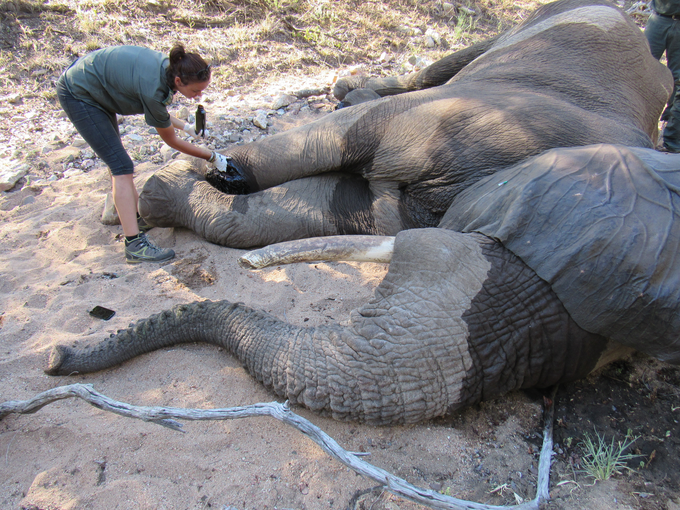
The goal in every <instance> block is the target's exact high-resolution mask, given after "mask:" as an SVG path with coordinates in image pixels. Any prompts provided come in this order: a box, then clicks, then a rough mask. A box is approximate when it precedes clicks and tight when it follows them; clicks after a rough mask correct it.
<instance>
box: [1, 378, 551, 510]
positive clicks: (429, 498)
mask: <svg viewBox="0 0 680 510" xmlns="http://www.w3.org/2000/svg"><path fill="white" fill-rule="evenodd" d="M554 395H555V393H553V394H552V397H551V398H546V399H545V408H546V412H545V429H544V434H543V448H542V450H541V455H540V460H539V466H538V487H537V493H536V498H535V499H533V500H532V501H529V502H527V503H523V504H521V505H513V506H493V505H485V504H481V503H474V502H470V501H465V500H461V499H457V498H453V497H451V496H446V495H444V494H440V493H438V492H435V491H432V490H426V489H421V488H418V487H416V486H414V485H412V484H410V483H408V482H407V481H406V480H403V479H401V478H399V477H397V476H394V475H393V474H391V473H389V472H387V471H385V470H383V469H380V468H378V467H375V466H373V465H372V464H369V463H368V462H365V461H363V460H361V459H360V458H358V456H357V455H356V454H354V453H352V452H348V451H346V450H344V449H343V448H341V447H340V445H339V444H338V443H337V442H336V441H335V440H334V439H333V438H332V437H330V436H329V435H328V434H326V433H325V432H324V431H323V430H321V429H320V428H319V427H317V426H316V425H314V424H313V423H311V422H310V421H309V420H306V419H305V418H302V417H301V416H298V415H297V414H295V413H293V412H292V411H291V410H290V408H289V407H288V405H287V403H285V404H280V403H278V402H271V403H269V404H253V405H249V406H242V407H231V408H225V409H184V408H177V407H157V406H154V407H145V406H134V405H131V404H126V403H124V402H118V401H116V400H113V399H111V398H109V397H107V396H105V395H102V394H101V393H99V392H97V391H95V390H94V389H93V387H92V385H90V384H71V385H68V386H59V387H57V388H53V389H51V390H47V391H44V392H42V393H40V394H38V395H36V396H35V397H33V398H32V399H30V400H12V401H8V402H4V403H2V404H0V420H1V419H3V418H4V417H5V416H7V415H8V414H31V413H35V412H36V411H38V410H40V409H41V408H43V407H44V406H46V405H48V404H51V403H52V402H56V401H58V400H63V399H65V398H72V397H78V398H80V399H82V400H85V401H86V402H88V403H90V404H91V405H93V406H94V407H97V408H99V409H102V410H104V411H110V412H112V413H116V414H119V415H121V416H127V417H129V418H137V419H140V420H143V421H149V422H153V423H157V424H159V425H163V426H165V427H169V428H171V429H173V430H178V431H181V427H182V425H181V424H180V423H178V422H177V421H175V420H176V419H179V420H233V419H238V418H250V417H254V416H271V417H272V418H275V419H277V420H279V421H282V422H283V423H286V424H288V425H291V426H292V427H294V428H296V429H297V430H299V431H300V432H302V433H303V434H304V435H306V436H307V437H309V438H310V439H311V440H312V441H314V442H315V443H316V444H318V445H319V446H320V447H321V448H322V449H323V450H324V451H325V452H326V453H327V454H328V455H330V456H331V457H333V458H334V459H336V460H338V461H340V462H342V463H343V464H345V465H346V466H348V467H349V468H351V469H352V470H354V471H355V472H357V473H359V474H360V475H362V476H366V477H368V478H370V479H371V480H375V481H376V482H378V483H379V484H381V485H382V486H383V487H384V488H385V490H387V491H389V492H391V493H392V494H395V495H397V496H400V497H402V498H405V499H409V500H411V501H414V502H416V503H419V504H421V505H426V506H429V507H431V508H438V509H443V510H510V509H513V510H538V508H539V503H540V501H543V500H546V499H548V498H549V495H548V483H549V476H550V459H551V456H552V423H553V409H554V404H553V401H554Z"/></svg>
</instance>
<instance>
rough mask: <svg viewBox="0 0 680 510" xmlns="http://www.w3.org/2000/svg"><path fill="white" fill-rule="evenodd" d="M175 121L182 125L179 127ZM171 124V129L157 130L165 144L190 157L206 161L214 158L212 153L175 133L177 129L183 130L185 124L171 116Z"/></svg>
mask: <svg viewBox="0 0 680 510" xmlns="http://www.w3.org/2000/svg"><path fill="white" fill-rule="evenodd" d="M175 121H177V122H178V123H179V124H180V125H179V126H177V125H176V124H175ZM170 122H172V126H170V127H166V128H156V131H158V134H159V135H160V137H161V139H162V140H163V141H164V142H165V143H167V144H168V145H169V146H170V147H172V148H173V149H175V150H178V151H180V152H183V153H184V154H188V155H189V156H194V157H196V158H202V159H205V160H209V159H210V158H211V157H212V151H210V150H208V149H205V148H203V147H198V146H196V145H193V144H191V143H189V142H186V141H184V140H182V139H181V138H179V137H178V136H177V134H176V133H175V127H177V129H183V128H184V123H183V122H182V121H180V120H179V119H176V118H174V117H172V116H170Z"/></svg>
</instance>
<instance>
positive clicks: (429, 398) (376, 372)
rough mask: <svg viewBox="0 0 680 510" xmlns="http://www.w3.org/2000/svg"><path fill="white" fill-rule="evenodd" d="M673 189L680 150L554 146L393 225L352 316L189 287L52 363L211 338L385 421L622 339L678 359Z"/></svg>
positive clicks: (72, 368)
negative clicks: (427, 216)
mask: <svg viewBox="0 0 680 510" xmlns="http://www.w3.org/2000/svg"><path fill="white" fill-rule="evenodd" d="M679 189H680V155H668V154H662V153H658V152H656V151H653V150H650V149H639V148H626V147H622V146H612V145H595V146H587V147H578V148H566V149H555V150H552V151H548V152H546V153H544V154H542V155H539V156H535V157H533V158H530V159H529V160H527V161H525V162H522V163H520V164H518V165H515V166H513V167H510V168H508V169H505V170H502V171H500V172H499V173H497V174H495V175H492V176H490V177H487V178H486V179H483V180H482V181H480V182H479V183H477V184H475V185H473V186H472V187H470V188H469V189H467V190H466V191H465V192H464V193H461V194H460V195H459V196H458V197H456V199H455V200H454V203H453V204H452V206H451V207H450V209H449V211H448V212H447V214H446V215H445V216H444V218H443V220H442V225H441V228H424V229H411V230H405V231H403V232H400V233H399V234H398V235H397V236H396V239H395V242H394V253H393V256H392V260H391V263H390V266H389V271H388V274H387V275H386V277H385V279H384V280H383V281H382V283H381V284H380V285H379V287H378V288H377V289H376V292H375V296H374V298H373V299H372V300H371V301H370V302H369V303H368V304H366V305H365V306H363V307H362V308H360V309H358V310H356V311H355V312H353V313H352V315H351V320H350V324H349V325H348V326H346V327H343V326H340V325H337V324H335V325H330V326H319V327H316V328H303V327H297V326H293V325H290V324H287V323H285V322H283V321H281V320H279V319H277V318H275V317H272V316H270V315H268V314H266V313H264V312H262V311H258V310H254V309H251V308H248V307H247V306H245V305H243V304H234V303H230V302H227V301H220V302H209V301H205V302H196V303H192V304H187V305H180V306H177V307H175V308H174V309H173V310H171V311H166V312H163V313H161V314H158V315H155V316H152V317H150V318H148V319H145V320H141V321H139V322H138V323H137V324H136V325H135V326H133V327H131V328H130V329H127V330H124V331H119V332H118V333H117V334H116V335H112V337H111V338H109V339H107V340H105V341H103V342H101V343H100V344H97V345H86V346H83V347H67V346H57V347H56V348H55V349H54V350H53V351H52V353H51V356H50V360H49V366H48V369H47V370H46V371H47V373H48V374H52V375H57V374H62V375H65V374H70V373H73V372H91V371H96V370H101V369H103V368H107V367H110V366H114V365H116V364H119V363H121V362H123V361H125V360H127V359H130V358H132V357H134V356H137V355H139V354H141V353H145V352H149V351H152V350H155V349H159V348H162V347H168V346H172V345H175V344H178V343H183V342H208V343H213V344H216V345H220V346H222V347H224V348H225V349H227V350H228V351H229V352H231V353H233V354H234V355H236V356H237V357H238V358H239V359H240V360H241V361H242V362H243V363H244V365H245V366H246V367H247V369H248V370H249V371H250V373H251V374H253V375H254V376H255V377H256V378H257V379H258V380H259V381H261V382H262V383H263V384H265V385H266V386H267V387H269V388H271V389H272V390H273V391H274V392H275V393H276V394H277V395H279V396H281V397H282V398H287V399H289V400H290V401H291V402H292V403H294V404H302V405H305V406H307V407H309V408H310V409H313V410H315V411H319V412H321V413H324V414H330V415H332V416H333V417H335V418H338V419H355V420H361V421H366V422H371V423H375V424H391V423H412V422H417V421H421V420H425V419H429V418H433V417H436V416H440V415H443V414H446V413H448V412H450V411H452V410H454V409H457V408H460V407H463V406H467V405H470V404H473V403H476V402H478V401H480V400H482V399H488V398H491V397H495V396H498V395H500V394H503V393H505V392H507V391H510V390H514V389H518V388H529V387H535V386H538V387H545V386H550V385H552V384H555V383H559V382H565V381H570V380H574V379H577V378H580V377H583V376H585V375H586V374H588V373H589V372H591V371H592V370H594V369H595V368H596V367H598V366H600V365H601V364H603V363H606V362H608V361H610V360H611V359H613V356H616V355H618V354H620V353H621V352H622V351H624V348H626V347H627V348H629V349H630V348H632V349H638V350H641V351H644V352H648V353H650V354H652V355H654V356H658V357H659V358H661V359H665V360H667V361H670V362H673V363H680V345H679V343H680V341H679V339H678V335H677V331H678V328H679V327H680V314H679V313H678V312H679V308H680V295H678V294H680V281H679V280H680V264H678V263H677V262H676V254H677V251H678V244H679V243H680V221H679V220H678V210H679V206H680V196H679V195H678V190H679ZM273 263H277V261H276V260H274V261H273Z"/></svg>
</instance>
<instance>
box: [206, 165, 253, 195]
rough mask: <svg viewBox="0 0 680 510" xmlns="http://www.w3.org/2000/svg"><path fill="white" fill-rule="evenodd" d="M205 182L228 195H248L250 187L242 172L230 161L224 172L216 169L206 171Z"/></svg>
mask: <svg viewBox="0 0 680 510" xmlns="http://www.w3.org/2000/svg"><path fill="white" fill-rule="evenodd" d="M205 180H206V181H208V183H209V184H210V185H211V186H212V187H213V188H215V189H217V190H219V191H221V192H222V193H227V194H228V195H247V194H248V193H250V185H249V184H248V181H247V179H246V177H245V175H244V173H243V171H242V170H241V169H240V168H238V167H237V166H236V165H235V164H234V162H233V160H231V159H230V160H229V163H228V164H227V169H226V170H224V171H220V170H218V169H217V168H212V169H210V170H208V171H207V172H206V174H205Z"/></svg>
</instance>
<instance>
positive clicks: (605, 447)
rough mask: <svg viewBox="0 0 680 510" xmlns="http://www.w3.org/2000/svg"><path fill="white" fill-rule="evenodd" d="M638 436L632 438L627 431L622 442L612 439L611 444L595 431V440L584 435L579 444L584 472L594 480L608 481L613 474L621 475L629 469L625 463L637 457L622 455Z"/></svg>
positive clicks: (630, 454) (588, 435)
mask: <svg viewBox="0 0 680 510" xmlns="http://www.w3.org/2000/svg"><path fill="white" fill-rule="evenodd" d="M639 438H640V436H636V437H633V436H632V431H631V430H630V429H629V430H628V432H627V434H626V437H625V438H624V440H623V441H616V442H615V440H614V438H612V440H611V443H607V442H606V441H605V438H604V435H602V436H601V435H600V434H599V433H598V432H597V430H595V438H593V437H591V435H590V434H586V435H585V437H584V439H583V441H582V442H581V449H582V451H583V460H582V465H583V469H584V471H585V472H586V473H587V474H588V475H590V476H592V477H593V478H595V480H602V481H604V480H609V479H610V478H611V476H612V475H613V474H615V473H617V474H621V471H622V470H623V469H629V468H628V466H626V461H627V460H631V459H634V458H636V457H639V455H634V454H632V453H624V452H625V451H626V450H627V449H628V448H629V447H630V446H631V445H632V444H633V443H634V442H635V441H637V440H638V439H639Z"/></svg>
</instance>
